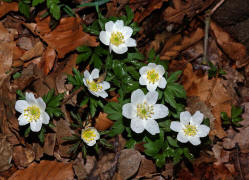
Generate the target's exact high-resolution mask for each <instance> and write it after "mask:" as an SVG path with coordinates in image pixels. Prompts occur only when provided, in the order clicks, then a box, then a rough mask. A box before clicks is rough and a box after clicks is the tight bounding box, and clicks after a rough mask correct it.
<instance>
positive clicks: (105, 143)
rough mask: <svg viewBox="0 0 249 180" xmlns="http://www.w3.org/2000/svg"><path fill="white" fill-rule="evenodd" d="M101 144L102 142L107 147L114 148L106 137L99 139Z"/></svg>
mask: <svg viewBox="0 0 249 180" xmlns="http://www.w3.org/2000/svg"><path fill="white" fill-rule="evenodd" d="M99 142H100V144H102V145H103V146H105V147H106V148H109V149H113V146H112V144H110V143H109V142H108V141H107V140H106V139H102V138H101V139H100V140H99Z"/></svg>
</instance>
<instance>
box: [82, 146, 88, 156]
mask: <svg viewBox="0 0 249 180" xmlns="http://www.w3.org/2000/svg"><path fill="white" fill-rule="evenodd" d="M81 151H82V154H83V158H85V157H86V152H87V151H86V147H85V145H84V144H83V145H82V147H81Z"/></svg>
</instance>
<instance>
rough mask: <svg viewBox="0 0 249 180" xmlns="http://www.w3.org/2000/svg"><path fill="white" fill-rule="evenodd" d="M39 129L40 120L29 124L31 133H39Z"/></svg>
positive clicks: (40, 125)
mask: <svg viewBox="0 0 249 180" xmlns="http://www.w3.org/2000/svg"><path fill="white" fill-rule="evenodd" d="M41 127H42V121H41V120H37V121H32V122H31V123H30V128H31V131H33V132H39V131H40V130H41Z"/></svg>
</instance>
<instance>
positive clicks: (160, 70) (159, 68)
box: [155, 65, 165, 76]
mask: <svg viewBox="0 0 249 180" xmlns="http://www.w3.org/2000/svg"><path fill="white" fill-rule="evenodd" d="M155 70H156V71H157V72H158V73H159V74H160V75H161V76H162V75H163V74H164V73H165V70H164V67H163V66H162V65H157V66H156V69H155Z"/></svg>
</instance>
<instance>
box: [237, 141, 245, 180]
mask: <svg viewBox="0 0 249 180" xmlns="http://www.w3.org/2000/svg"><path fill="white" fill-rule="evenodd" d="M235 148H236V159H237V164H238V168H239V174H240V178H241V180H245V178H244V175H243V173H242V169H241V166H240V160H239V145H238V143H236V144H235Z"/></svg>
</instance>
